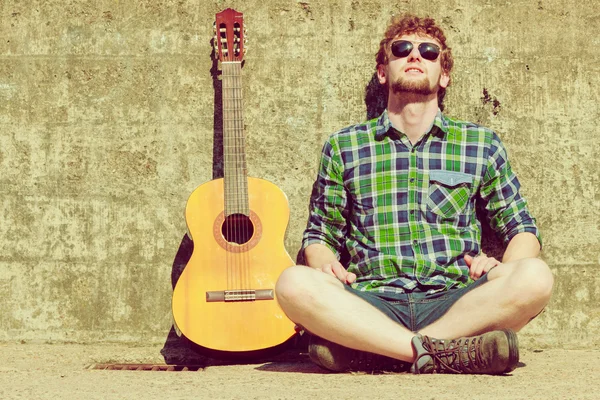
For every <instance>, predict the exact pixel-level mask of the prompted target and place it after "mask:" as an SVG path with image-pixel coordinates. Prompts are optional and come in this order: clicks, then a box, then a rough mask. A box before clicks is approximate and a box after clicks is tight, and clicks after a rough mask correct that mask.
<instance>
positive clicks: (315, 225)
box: [302, 138, 348, 259]
mask: <svg viewBox="0 0 600 400" xmlns="http://www.w3.org/2000/svg"><path fill="white" fill-rule="evenodd" d="M336 149H337V146H336V143H335V140H334V139H333V138H330V139H329V140H328V141H327V142H326V143H325V145H324V146H323V150H322V152H321V162H320V164H319V171H318V174H317V179H316V180H315V183H314V184H313V189H312V194H311V198H310V205H309V213H308V223H307V226H306V230H305V231H304V235H303V238H302V249H305V248H306V247H307V246H308V245H310V244H314V243H320V244H323V245H325V246H327V247H328V248H329V249H331V251H333V253H334V254H335V255H336V256H337V258H338V259H339V258H340V251H341V249H342V246H343V244H344V237H345V234H346V218H347V216H348V210H347V195H346V190H345V188H344V173H343V164H342V160H341V157H340V155H339V152H338V151H336Z"/></svg>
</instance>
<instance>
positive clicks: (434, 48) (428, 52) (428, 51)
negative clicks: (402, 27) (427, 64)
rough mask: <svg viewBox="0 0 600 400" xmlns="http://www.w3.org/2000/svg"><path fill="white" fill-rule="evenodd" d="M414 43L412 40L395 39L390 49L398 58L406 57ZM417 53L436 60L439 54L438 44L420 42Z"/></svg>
mask: <svg viewBox="0 0 600 400" xmlns="http://www.w3.org/2000/svg"><path fill="white" fill-rule="evenodd" d="M414 47H415V44H414V43H413V42H409V41H408V40H397V41H395V42H393V43H392V46H391V49H392V54H393V55H394V56H395V57H398V58H404V57H408V55H409V54H410V53H411V52H412V50H413V48H414ZM418 48H419V53H421V57H423V58H424V59H426V60H429V61H435V60H437V58H438V56H439V55H440V51H441V50H440V46H438V45H436V44H433V43H429V42H422V43H421V44H419V47H418Z"/></svg>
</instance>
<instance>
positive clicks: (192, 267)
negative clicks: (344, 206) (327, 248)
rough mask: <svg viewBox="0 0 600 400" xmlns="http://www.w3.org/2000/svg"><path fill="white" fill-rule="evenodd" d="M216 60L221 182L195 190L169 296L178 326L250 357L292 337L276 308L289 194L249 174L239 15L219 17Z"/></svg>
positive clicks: (286, 260)
mask: <svg viewBox="0 0 600 400" xmlns="http://www.w3.org/2000/svg"><path fill="white" fill-rule="evenodd" d="M215 25H216V33H217V36H216V40H215V54H216V56H217V57H218V60H219V61H220V65H221V76H222V88H223V146H224V148H223V156H224V177H223V178H222V179H215V180H212V181H210V182H207V183H205V184H203V185H201V186H199V187H198V188H197V189H195V190H194V191H193V193H192V194H191V195H190V197H189V200H188V202H187V206H186V210H185V213H186V222H187V225H188V230H189V233H190V235H191V237H192V240H193V241H194V250H193V253H192V256H191V258H190V260H189V262H188V264H187V265H186V267H185V269H184V270H183V272H182V274H181V276H180V278H179V280H178V281H177V284H176V285H175V289H174V291H173V317H174V320H175V324H176V326H177V328H178V329H179V330H180V331H181V333H182V334H183V335H184V336H185V337H186V338H187V339H189V340H191V341H192V342H193V343H195V344H197V345H199V346H201V347H203V348H206V349H210V350H217V351H224V352H234V353H235V352H252V351H254V350H261V349H269V348H274V347H276V346H278V345H280V344H282V343H284V342H286V341H287V340H288V339H290V338H291V337H292V336H294V334H295V329H294V327H295V325H294V323H292V322H291V321H290V320H289V319H288V318H287V317H286V315H285V314H284V313H283V311H282V310H281V308H280V307H279V305H278V303H277V300H276V298H275V282H276V281H277V278H278V277H279V275H280V274H281V272H282V271H283V270H284V269H285V268H287V267H289V266H291V265H293V264H294V262H293V261H292V259H291V258H290V256H289V254H288V253H287V252H286V250H285V247H284V244H283V238H284V235H285V231H286V228H287V224H288V220H289V206H288V201H287V197H286V195H285V194H284V193H283V192H282V191H281V190H280V189H279V188H278V187H277V186H275V185H274V184H272V183H270V182H268V181H266V180H263V179H258V178H251V177H248V176H247V170H246V156H245V153H244V147H245V140H244V121H243V113H242V77H241V69H242V59H243V55H244V52H245V49H244V27H243V15H242V14H241V13H238V12H236V11H235V10H232V9H226V10H224V11H222V12H220V13H218V14H217V15H216V24H215Z"/></svg>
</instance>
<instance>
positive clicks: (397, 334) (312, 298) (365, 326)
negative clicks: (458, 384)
mask: <svg viewBox="0 0 600 400" xmlns="http://www.w3.org/2000/svg"><path fill="white" fill-rule="evenodd" d="M343 285H344V284H343V283H342V282H340V281H339V280H337V279H336V278H334V277H333V276H330V275H327V274H325V273H323V272H321V271H317V270H314V269H312V268H309V267H305V266H294V267H290V268H288V269H287V270H285V271H284V272H283V274H282V275H281V277H280V278H279V280H278V281H277V286H276V288H275V292H276V293H277V300H278V301H279V304H280V305H281V307H282V309H283V311H284V312H285V313H286V315H287V316H288V317H289V318H290V319H291V320H292V321H294V322H295V323H297V324H300V325H302V326H303V327H304V328H306V329H307V330H308V331H310V332H312V333H314V334H315V335H317V336H320V337H322V338H324V339H327V340H329V341H332V342H334V343H337V344H340V345H342V346H345V347H349V348H352V349H356V350H362V351H368V352H372V353H377V354H381V355H384V356H388V357H392V358H396V359H399V360H403V361H409V362H410V361H412V360H413V359H414V357H415V355H414V350H413V348H412V345H411V339H412V337H413V336H415V334H414V333H412V332H411V331H409V330H408V329H406V328H405V327H404V326H402V325H400V324H398V323H396V322H394V321H392V320H391V319H390V318H389V317H387V316H386V315H385V314H383V313H382V312H381V311H379V310H378V309H376V308H375V307H373V306H372V305H370V304H369V303H367V302H366V301H364V300H362V299H360V298H359V297H357V296H354V295H353V294H352V293H349V292H347V291H346V290H345V289H344V286H343Z"/></svg>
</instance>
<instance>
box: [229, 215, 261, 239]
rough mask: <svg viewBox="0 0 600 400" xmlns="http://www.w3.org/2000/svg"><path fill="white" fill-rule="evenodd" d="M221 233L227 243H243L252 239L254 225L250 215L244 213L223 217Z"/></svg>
mask: <svg viewBox="0 0 600 400" xmlns="http://www.w3.org/2000/svg"><path fill="white" fill-rule="evenodd" d="M221 233H222V234H223V237H224V238H225V240H227V241H228V242H229V243H237V244H244V243H247V242H249V241H250V239H252V235H254V225H252V221H251V220H250V217H248V216H246V215H244V214H232V215H230V216H228V217H226V218H225V221H224V222H223V226H222V227H221Z"/></svg>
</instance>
